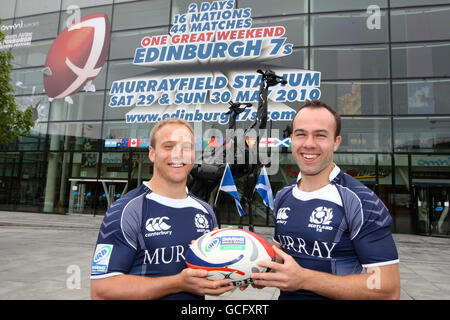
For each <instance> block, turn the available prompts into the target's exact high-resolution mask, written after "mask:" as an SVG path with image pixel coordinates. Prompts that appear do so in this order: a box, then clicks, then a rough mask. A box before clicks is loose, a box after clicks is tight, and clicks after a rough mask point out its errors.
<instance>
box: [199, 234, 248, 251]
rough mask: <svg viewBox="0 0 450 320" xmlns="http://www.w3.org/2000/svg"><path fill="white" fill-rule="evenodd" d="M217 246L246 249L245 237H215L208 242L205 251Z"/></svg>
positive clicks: (224, 248)
mask: <svg viewBox="0 0 450 320" xmlns="http://www.w3.org/2000/svg"><path fill="white" fill-rule="evenodd" d="M219 245H220V246H219ZM217 247H219V248H220V250H245V237H242V236H222V237H216V238H213V239H212V240H211V241H210V242H209V243H207V244H206V246H205V251H206V252H210V251H212V250H214V249H215V248H217Z"/></svg>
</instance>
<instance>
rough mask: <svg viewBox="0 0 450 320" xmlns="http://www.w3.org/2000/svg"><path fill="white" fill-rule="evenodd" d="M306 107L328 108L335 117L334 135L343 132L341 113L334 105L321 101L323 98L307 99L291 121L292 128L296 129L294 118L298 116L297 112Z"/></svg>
mask: <svg viewBox="0 0 450 320" xmlns="http://www.w3.org/2000/svg"><path fill="white" fill-rule="evenodd" d="M304 108H316V109H318V108H325V109H327V110H328V111H329V112H330V113H331V114H332V115H333V117H334V120H335V122H336V130H335V131H334V137H335V138H336V137H337V136H339V135H340V134H341V126H342V124H341V116H340V115H339V113H337V112H336V110H334V109H333V108H332V107H330V106H329V105H327V104H326V103H325V102H323V101H321V100H311V101H309V100H307V101H306V102H305V104H304V105H302V106H301V107H300V108H299V109H298V110H297V112H296V113H295V115H294V118H292V122H291V130H292V131H293V130H294V119H295V117H296V116H297V114H298V113H299V112H300V110H302V109H304Z"/></svg>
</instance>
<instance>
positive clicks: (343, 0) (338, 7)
mask: <svg viewBox="0 0 450 320" xmlns="http://www.w3.org/2000/svg"><path fill="white" fill-rule="evenodd" d="M371 5H376V6H379V7H380V8H386V7H387V0H339V1H330V0H311V12H323V11H342V10H358V9H361V10H366V9H367V7H369V6H371ZM367 16H369V14H367Z"/></svg>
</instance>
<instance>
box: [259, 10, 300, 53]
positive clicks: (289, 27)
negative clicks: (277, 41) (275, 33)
mask: <svg viewBox="0 0 450 320" xmlns="http://www.w3.org/2000/svg"><path fill="white" fill-rule="evenodd" d="M273 26H284V27H285V28H286V33H285V34H284V37H286V43H292V44H293V45H294V46H307V45H308V17H307V16H294V17H286V18H259V19H253V23H252V28H258V27H273Z"/></svg>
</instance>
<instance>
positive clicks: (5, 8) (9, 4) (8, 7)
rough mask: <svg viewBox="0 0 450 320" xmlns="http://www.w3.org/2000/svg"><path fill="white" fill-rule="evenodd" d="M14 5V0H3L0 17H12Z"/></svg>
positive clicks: (2, 18)
mask: <svg viewBox="0 0 450 320" xmlns="http://www.w3.org/2000/svg"><path fill="white" fill-rule="evenodd" d="M15 6H16V0H3V1H2V12H1V13H0V19H1V20H2V21H3V20H4V19H10V18H13V17H14V8H15Z"/></svg>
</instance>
